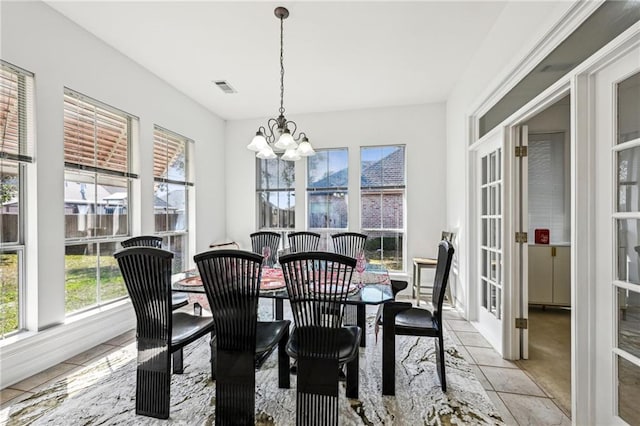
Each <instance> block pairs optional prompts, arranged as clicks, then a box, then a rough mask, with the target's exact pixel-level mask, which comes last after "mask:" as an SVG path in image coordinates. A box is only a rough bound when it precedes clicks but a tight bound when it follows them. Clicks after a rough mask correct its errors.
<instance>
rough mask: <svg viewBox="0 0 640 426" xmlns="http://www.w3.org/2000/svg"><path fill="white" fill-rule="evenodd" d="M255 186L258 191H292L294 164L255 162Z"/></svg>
mask: <svg viewBox="0 0 640 426" xmlns="http://www.w3.org/2000/svg"><path fill="white" fill-rule="evenodd" d="M256 164H257V173H256V179H257V182H256V186H257V188H256V189H258V190H261V189H262V190H265V189H293V188H294V186H295V162H293V161H283V160H280V159H279V158H276V159H273V160H260V159H258V160H257V161H256Z"/></svg>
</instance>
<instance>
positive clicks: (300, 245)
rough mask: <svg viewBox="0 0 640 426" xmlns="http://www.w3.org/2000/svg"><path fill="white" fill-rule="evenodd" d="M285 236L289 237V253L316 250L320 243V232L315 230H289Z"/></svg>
mask: <svg viewBox="0 0 640 426" xmlns="http://www.w3.org/2000/svg"><path fill="white" fill-rule="evenodd" d="M287 238H288V239H289V252H290V253H300V252H305V251H316V250H318V244H320V234H318V233H316V232H309V231H299V232H291V233H290V234H289V235H288V237H287Z"/></svg>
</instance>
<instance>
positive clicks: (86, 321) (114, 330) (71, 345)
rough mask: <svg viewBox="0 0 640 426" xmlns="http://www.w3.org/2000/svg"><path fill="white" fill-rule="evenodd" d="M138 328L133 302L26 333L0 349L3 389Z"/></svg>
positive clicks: (124, 302)
mask: <svg viewBox="0 0 640 426" xmlns="http://www.w3.org/2000/svg"><path fill="white" fill-rule="evenodd" d="M135 326H136V319H135V313H134V311H133V307H132V306H131V302H130V301H129V300H126V301H122V302H119V303H117V304H113V305H111V306H108V307H104V308H101V310H100V311H98V312H89V313H87V314H85V315H82V316H81V317H78V318H72V319H70V320H69V321H67V322H66V323H65V324H60V325H56V326H53V327H51V328H47V329H46V330H43V331H39V332H35V333H25V335H24V337H22V338H21V336H17V338H16V339H15V341H12V342H7V344H5V345H3V346H2V347H0V389H4V388H6V387H8V386H10V385H12V384H14V383H17V382H19V381H21V380H24V379H26V378H27V377H30V376H32V375H34V374H37V373H39V372H41V371H43V370H46V369H47V368H49V367H52V366H54V365H56V364H59V363H61V362H63V361H65V360H67V359H69V358H71V357H73V356H75V355H78V354H79V353H82V352H84V351H86V350H87V349H90V348H92V347H94V346H96V345H99V344H101V343H104V342H106V341H108V340H110V339H112V338H114V337H116V336H118V335H120V334H122V333H124V332H126V331H128V330H131V329H132V328H134V327H135Z"/></svg>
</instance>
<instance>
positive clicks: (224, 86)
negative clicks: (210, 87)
mask: <svg viewBox="0 0 640 426" xmlns="http://www.w3.org/2000/svg"><path fill="white" fill-rule="evenodd" d="M214 83H215V85H216V86H218V87H219V88H220V90H222V91H223V92H224V93H238V91H237V90H236V89H234V88H233V87H231V85H230V84H229V83H227V82H226V81H224V80H216V81H214Z"/></svg>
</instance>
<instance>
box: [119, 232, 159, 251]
mask: <svg viewBox="0 0 640 426" xmlns="http://www.w3.org/2000/svg"><path fill="white" fill-rule="evenodd" d="M120 244H122V247H124V248H127V247H155V248H162V237H158V236H157V235H140V236H137V237H132V238H129V239H128V240H124V241H122V242H120Z"/></svg>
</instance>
